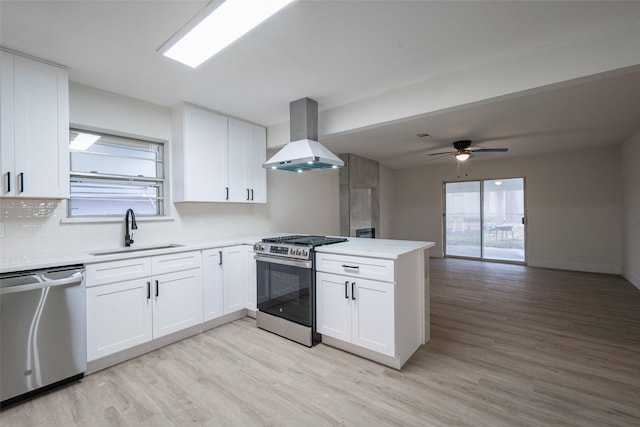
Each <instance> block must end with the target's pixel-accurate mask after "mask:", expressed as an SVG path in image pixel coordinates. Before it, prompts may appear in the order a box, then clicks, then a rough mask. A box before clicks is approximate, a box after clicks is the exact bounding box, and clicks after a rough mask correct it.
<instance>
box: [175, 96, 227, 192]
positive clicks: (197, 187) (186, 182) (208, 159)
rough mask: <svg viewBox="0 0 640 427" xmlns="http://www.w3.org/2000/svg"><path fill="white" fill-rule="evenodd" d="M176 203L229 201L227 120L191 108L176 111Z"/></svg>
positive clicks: (183, 107)
mask: <svg viewBox="0 0 640 427" xmlns="http://www.w3.org/2000/svg"><path fill="white" fill-rule="evenodd" d="M171 155H172V164H173V201H174V202H224V201H226V200H227V198H228V194H227V193H228V187H229V184H228V179H227V175H228V170H227V118H226V117H223V116H220V115H218V114H215V113H212V112H210V111H205V110H201V109H199V108H195V107H193V106H191V105H186V104H180V105H177V106H176V107H174V108H173V110H172V138H171Z"/></svg>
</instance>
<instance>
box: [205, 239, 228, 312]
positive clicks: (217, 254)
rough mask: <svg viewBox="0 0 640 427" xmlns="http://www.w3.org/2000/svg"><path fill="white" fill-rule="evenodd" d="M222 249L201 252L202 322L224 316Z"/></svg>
mask: <svg viewBox="0 0 640 427" xmlns="http://www.w3.org/2000/svg"><path fill="white" fill-rule="evenodd" d="M222 280H223V279H222V248H219V249H207V250H204V251H202V288H203V301H202V306H203V310H204V321H205V322H206V321H207V320H212V319H215V318H217V317H220V316H222V315H223V314H224V288H223V281H222Z"/></svg>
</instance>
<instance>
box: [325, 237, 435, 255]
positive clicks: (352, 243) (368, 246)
mask: <svg viewBox="0 0 640 427" xmlns="http://www.w3.org/2000/svg"><path fill="white" fill-rule="evenodd" d="M435 245H436V244H435V243H434V242H419V241H414V240H391V239H365V238H357V237H349V241H347V242H342V243H335V244H333V245H327V246H319V247H317V248H316V252H324V253H332V254H343V255H354V256H366V257H374V258H386V259H397V258H398V257H399V256H400V255H402V254H405V253H408V252H413V251H416V250H424V249H428V248H432V247H434V246H435Z"/></svg>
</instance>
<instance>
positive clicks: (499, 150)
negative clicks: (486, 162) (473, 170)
mask: <svg viewBox="0 0 640 427" xmlns="http://www.w3.org/2000/svg"><path fill="white" fill-rule="evenodd" d="M471 151H472V152H474V153H481V152H485V153H504V152H506V151H509V149H508V148H471Z"/></svg>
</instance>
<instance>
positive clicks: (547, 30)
mask: <svg viewBox="0 0 640 427" xmlns="http://www.w3.org/2000/svg"><path fill="white" fill-rule="evenodd" d="M207 3H208V2H207V1H200V0H198V1H189V0H182V1H171V0H169V1H97V0H85V1H56V0H51V1H6V0H2V1H1V2H0V19H1V22H0V44H1V45H2V46H3V47H6V48H9V49H13V50H16V51H19V52H23V53H26V54H29V55H33V56H35V57H39V58H43V59H46V60H49V61H52V62H56V63H59V64H63V65H65V66H67V67H68V68H69V75H70V78H71V80H72V81H75V82H78V83H81V84H86V85H89V86H93V87H96V88H99V89H103V90H107V91H111V92H115V93H119V94H123V95H127V96H130V97H133V98H137V99H141V100H144V101H148V102H151V103H154V104H158V105H162V106H167V107H169V106H172V105H174V104H176V103H178V102H180V101H188V102H191V103H194V104H198V105H202V106H205V107H208V108H211V109H213V110H217V111H220V112H223V113H226V114H229V115H233V116H236V117H240V118H243V119H246V120H250V121H253V122H256V123H259V124H262V125H265V126H274V125H278V124H281V123H283V122H286V121H288V107H289V102H290V101H292V100H295V99H298V98H301V97H305V96H307V97H310V98H313V99H315V100H317V101H318V102H319V104H320V110H321V111H325V112H329V111H333V110H335V111H339V110H340V108H341V107H343V106H345V105H350V104H353V105H366V100H368V99H370V98H374V97H377V96H380V95H381V94H385V93H391V92H393V91H396V90H399V89H402V88H406V87H409V86H410V85H414V84H418V83H420V82H425V81H429V80H430V79H437V78H440V77H442V76H446V75H451V74H454V73H458V72H460V71H461V70H472V69H474V67H483V66H485V65H486V64H490V63H493V62H496V61H505V60H506V59H507V60H508V59H509V58H519V57H521V56H522V55H523V54H526V53H527V52H532V53H535V52H539V51H540V50H541V49H544V48H547V47H555V46H558V45H561V44H563V43H564V44H567V45H570V44H571V43H572V42H575V41H576V40H580V39H581V38H584V37H593V36H594V35H596V36H597V35H599V34H606V33H607V32H608V31H610V30H611V29H615V28H619V27H624V26H630V25H631V26H634V25H635V26H637V25H638V23H640V2H613V1H592V2H580V1H570V2H547V1H542V2H534V1H528V2H515V1H514V2H488V1H473V2H461V1H448V2H431V1H373V0H372V1H304V0H300V1H297V2H294V3H292V4H291V5H289V6H287V8H285V9H284V10H282V11H281V12H280V13H279V14H278V15H276V16H274V17H273V18H272V19H270V20H269V21H267V22H266V23H264V24H262V25H261V26H260V27H258V28H256V29H255V30H254V31H253V32H252V33H250V34H248V35H247V36H245V37H243V38H242V39H240V40H238V41H237V42H236V43H234V44H233V45H231V46H230V47H228V48H227V49H225V50H224V51H222V52H221V53H220V54H218V55H217V56H215V57H213V58H212V59H211V60H209V61H208V62H206V63H205V64H203V65H202V66H200V67H199V68H197V69H195V70H193V69H191V68H189V67H186V66H183V65H181V64H179V63H175V62H173V61H172V60H169V59H166V58H164V57H162V56H161V55H159V54H158V53H157V52H156V50H157V49H158V48H159V47H160V46H161V45H162V44H163V43H164V42H165V41H166V40H167V39H169V38H170V37H171V36H172V35H173V34H174V33H176V32H177V31H178V30H180V28H181V27H182V26H183V25H184V24H186V23H187V22H188V21H189V20H190V19H191V18H192V17H193V16H195V15H196V14H197V13H198V12H199V11H200V10H202V9H203V8H204V7H205V6H206V4H207ZM633 34H635V33H633ZM627 42H628V41H627ZM637 42H638V44H637V46H640V40H637ZM638 52H640V49H638ZM609 56H610V55H609ZM604 57H608V56H607V52H603V58H604ZM597 61H599V58H593V62H597ZM603 61H604V59H603ZM637 64H640V54H638V58H637V62H636V64H634V65H637ZM584 65H585V68H589V67H590V66H591V64H589V63H585V64H584ZM548 66H549V67H550V68H553V66H554V64H553V63H550V64H549V65H548ZM361 110H364V112H365V113H366V107H365V108H361ZM336 114H338V113H336ZM321 118H322V116H321ZM378 122H379V123H378V124H377V125H374V126H371V125H369V126H366V127H363V128H361V129H359V128H354V129H351V130H349V131H346V132H340V133H335V134H325V135H321V138H322V139H321V141H322V142H323V143H324V144H326V145H327V146H329V147H330V148H331V149H333V150H334V151H337V152H353V153H356V154H359V155H362V156H365V157H369V158H373V159H377V160H380V161H381V162H382V163H383V164H385V165H386V166H388V167H392V168H405V167H413V166H419V165H422V164H429V163H425V162H426V161H427V159H428V156H426V155H424V153H428V152H429V151H431V152H437V151H442V148H443V147H444V148H446V147H449V146H450V144H451V142H453V141H454V140H456V139H472V140H474V141H475V142H477V143H478V145H481V146H484V147H502V146H504V147H508V148H509V150H510V151H509V153H506V154H485V155H482V158H492V157H495V156H498V155H500V156H503V157H505V156H513V155H530V154H536V153H542V152H548V151H554V150H556V151H557V150H572V149H579V148H581V147H587V146H597V145H606V144H610V145H615V144H618V143H619V142H621V141H622V140H624V138H626V137H628V136H629V135H630V134H631V133H632V132H633V131H635V130H637V129H638V128H640V67H631V68H628V67H627V68H625V69H624V70H622V71H618V72H614V73H606V74H602V75H599V76H597V78H586V79H580V80H575V81H572V82H569V83H567V82H564V83H563V84H557V85H553V86H547V87H544V88H542V89H538V90H528V91H523V92H522V93H517V94H514V95H511V96H499V97H496V98H495V99H489V100H485V101H483V102H475V103H471V104H468V105H463V106H460V107H456V108H447V109H446V110H441V111H427V110H426V109H425V112H424V114H418V115H412V116H411V117H406V118H405V119H403V120H397V119H396V118H394V119H393V120H391V119H389V121H388V122H387V120H378ZM419 132H428V133H430V134H431V135H432V137H431V138H428V139H425V140H420V139H419V138H417V137H416V136H415V134H416V133H419ZM416 154H417V155H416ZM479 157H481V155H480V154H478V157H477V158H476V159H474V161H476V160H477V159H478V158H479ZM447 160H448V159H447ZM438 161H443V160H438ZM449 161H451V160H449Z"/></svg>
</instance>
